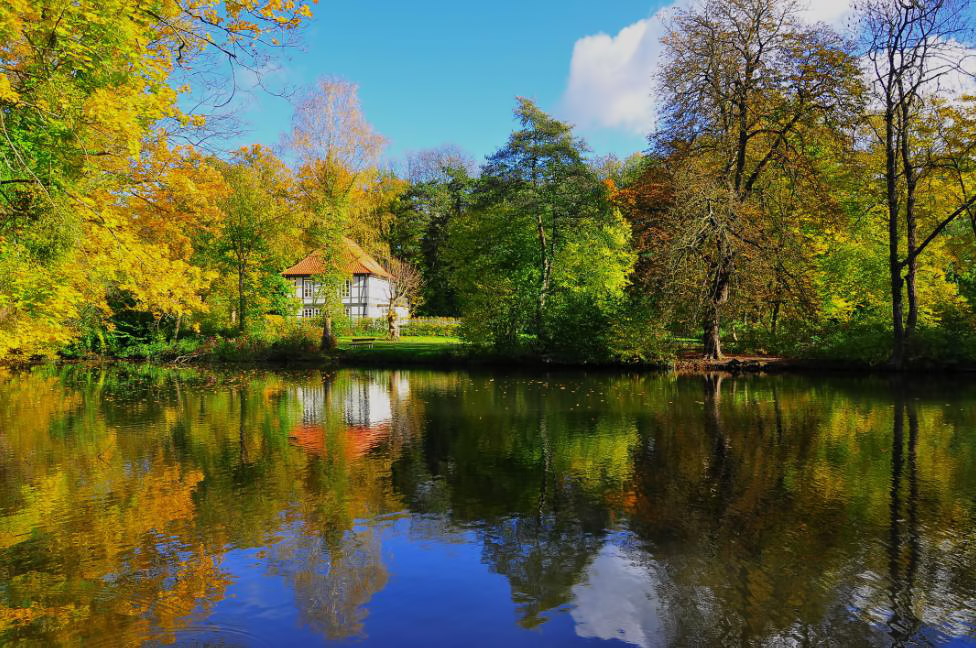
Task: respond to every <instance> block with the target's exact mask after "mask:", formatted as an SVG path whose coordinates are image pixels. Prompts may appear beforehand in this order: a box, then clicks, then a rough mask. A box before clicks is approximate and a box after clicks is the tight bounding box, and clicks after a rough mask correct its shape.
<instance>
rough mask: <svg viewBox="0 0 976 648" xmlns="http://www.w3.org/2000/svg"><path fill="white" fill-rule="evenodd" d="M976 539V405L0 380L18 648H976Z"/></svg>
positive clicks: (826, 391)
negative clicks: (144, 647) (214, 647)
mask: <svg viewBox="0 0 976 648" xmlns="http://www.w3.org/2000/svg"><path fill="white" fill-rule="evenodd" d="M914 383H921V384H914ZM974 532H976V386H974V385H972V384H970V383H966V382H962V381H954V382H942V381H935V380H932V379H925V380H915V381H913V382H912V381H895V380H890V379H882V378H861V379H851V378H846V379H826V378H799V377H747V378H731V377H725V378H723V377H720V376H710V377H702V376H685V377H681V376H674V375H663V374H651V375H646V374H645V375H609V374H591V375H585V374H575V373H554V374H548V375H544V374H543V375H540V374H525V375H520V374H510V373H494V374H491V373H464V372H429V371H354V370H343V371H340V372H339V373H321V372H312V373H299V374H295V373H267V372H243V373H210V372H200V371H189V370H187V371H174V370H162V369H154V368H149V367H117V368H111V369H87V368H77V367H75V368H66V369H52V368H40V369H35V370H34V371H31V372H29V373H12V374H4V375H0V644H3V645H12V646H16V645H43V646H48V645H78V646H100V645H106V646H114V645H140V644H149V645H171V644H173V643H175V644H176V645H209V644H219V645H243V646H261V645H357V646H363V645H396V646H456V645H466V646H495V645H504V646H507V647H510V648H515V647H518V646H564V645H594V646H595V645H607V646H612V645H617V646H622V647H623V646H627V645H632V646H644V647H648V646H694V645H707V646H712V645H736V646H740V645H769V646H779V645H837V646H860V645H931V644H951V645H976V533H974Z"/></svg>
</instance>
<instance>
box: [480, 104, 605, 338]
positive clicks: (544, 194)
mask: <svg viewBox="0 0 976 648" xmlns="http://www.w3.org/2000/svg"><path fill="white" fill-rule="evenodd" d="M515 117H516V119H518V121H519V124H520V125H521V126H522V128H521V129H520V130H517V131H515V132H514V133H512V135H511V136H510V137H509V139H508V144H507V145H505V146H504V147H502V148H501V149H499V150H498V151H497V152H496V153H495V154H494V155H492V156H491V157H489V158H488V161H487V163H486V164H485V166H484V168H483V169H482V173H481V188H480V193H481V195H480V200H481V201H482V202H484V201H489V202H501V201H504V202H506V203H508V204H509V205H510V206H511V207H512V208H514V209H515V210H517V211H519V212H521V213H523V214H525V215H527V216H529V217H530V218H531V221H532V224H533V226H534V235H535V240H536V253H535V258H536V263H537V286H536V291H535V320H536V327H535V328H536V333H537V334H538V335H540V336H541V337H545V335H546V331H545V324H544V318H543V313H544V311H545V308H546V300H547V299H548V298H549V293H550V290H551V288H552V277H553V264H554V261H555V258H556V252H557V250H558V249H559V247H560V245H561V244H562V243H563V242H564V241H563V240H562V238H563V237H566V236H567V235H568V234H569V233H570V232H571V231H572V228H573V221H574V220H580V219H584V218H586V217H588V216H589V217H592V216H593V215H594V210H597V209H599V206H598V205H599V202H600V201H599V198H598V196H599V194H600V191H601V190H602V187H601V186H600V184H599V182H598V181H597V179H596V177H595V176H594V175H593V173H592V172H591V171H590V169H589V167H588V166H587V165H586V162H585V160H584V158H583V151H584V150H585V149H584V145H583V143H582V142H581V141H580V140H578V139H577V138H575V137H574V136H573V132H572V129H571V128H570V126H569V125H568V124H565V123H563V122H560V121H557V120H555V119H553V118H552V117H550V116H549V115H547V114H546V113H544V112H543V111H541V110H539V108H538V107H537V106H536V105H535V104H534V103H533V102H532V101H530V100H528V99H525V98H523V97H519V98H518V106H517V107H516V109H515ZM594 199H595V200H594Z"/></svg>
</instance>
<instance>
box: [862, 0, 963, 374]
mask: <svg viewBox="0 0 976 648" xmlns="http://www.w3.org/2000/svg"><path fill="white" fill-rule="evenodd" d="M858 9H859V14H860V20H861V25H862V28H863V33H862V39H863V46H864V50H865V56H866V58H867V60H868V62H869V63H870V66H869V70H870V76H871V84H870V94H871V102H870V103H869V104H868V108H869V113H868V125H869V127H870V129H871V131H872V132H873V134H874V136H875V137H876V139H877V141H878V142H879V144H880V146H881V149H882V154H881V156H880V158H881V162H882V164H883V169H882V170H880V174H882V175H883V177H884V204H885V207H884V208H885V212H886V217H885V220H886V222H887V226H888V274H889V281H890V288H891V322H892V334H893V345H892V353H891V359H890V364H891V365H892V366H893V367H895V368H900V367H902V366H903V364H904V362H905V360H906V353H907V351H908V346H909V344H910V343H911V341H912V338H913V335H914V333H915V330H916V328H917V325H918V320H919V298H918V291H917V285H916V284H917V277H918V270H919V257H920V255H921V254H922V253H923V252H924V251H925V250H926V249H927V248H929V247H930V246H931V244H932V243H933V241H935V239H936V238H937V237H938V236H939V235H940V234H941V233H942V232H944V231H945V230H946V228H947V227H949V226H950V225H951V224H952V223H953V221H955V220H956V219H957V218H958V217H959V216H961V215H963V214H967V215H970V216H972V207H973V206H974V205H976V191H973V190H972V189H971V188H970V183H969V182H968V180H969V176H970V175H971V173H972V170H973V168H974V162H976V158H974V144H973V141H972V140H971V139H969V138H968V137H966V136H963V137H959V135H960V134H961V132H966V131H967V130H968V131H969V133H970V134H971V133H972V132H973V130H974V122H972V121H971V117H970V115H967V114H966V113H965V112H964V111H960V110H953V109H952V108H951V107H950V106H947V105H945V103H944V102H942V101H940V100H939V98H938V94H939V93H944V92H945V88H944V87H943V86H944V85H946V84H947V82H949V83H950V84H951V81H952V80H953V79H952V77H953V76H955V77H957V78H958V76H960V75H965V74H966V72H965V69H964V63H965V59H966V58H967V56H966V55H965V54H964V53H963V43H965V42H966V41H967V39H969V38H970V37H971V30H970V26H969V24H968V22H967V14H968V11H969V3H967V2H961V1H958V0H931V1H926V2H911V3H904V2H901V3H892V2H882V1H879V0H866V1H865V2H863V3H861V4H860V6H859V7H858ZM933 176H941V179H942V183H941V185H940V186H935V187H934V188H936V189H938V190H940V191H943V192H949V194H950V195H951V196H952V198H951V199H950V200H949V201H948V204H946V205H939V207H938V208H937V214H938V215H936V214H933V216H934V218H929V219H925V218H924V216H925V213H924V212H925V211H926V209H925V206H924V205H923V204H922V201H923V200H924V199H925V196H924V189H925V184H926V183H927V184H928V186H929V187H930V188H933V184H932V180H933ZM926 220H928V221H931V222H930V223H925V224H924V225H920V221H923V222H924V221H926ZM923 227H925V228H926V229H925V230H923V229H922V228H923ZM903 246H904V247H903ZM902 249H904V252H902ZM906 299H907V307H908V308H907V313H906V312H905V305H906V304H905V301H906Z"/></svg>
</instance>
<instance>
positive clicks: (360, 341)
mask: <svg viewBox="0 0 976 648" xmlns="http://www.w3.org/2000/svg"><path fill="white" fill-rule="evenodd" d="M373 342H376V338H374V337H357V338H353V339H352V340H350V341H349V346H354V347H359V346H364V347H366V348H368V349H372V348H373Z"/></svg>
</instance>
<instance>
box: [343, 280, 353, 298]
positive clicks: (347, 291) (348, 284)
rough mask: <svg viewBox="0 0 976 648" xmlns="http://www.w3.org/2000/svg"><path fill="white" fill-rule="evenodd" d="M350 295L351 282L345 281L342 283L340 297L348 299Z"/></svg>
mask: <svg viewBox="0 0 976 648" xmlns="http://www.w3.org/2000/svg"><path fill="white" fill-rule="evenodd" d="M350 294H352V282H351V281H349V280H348V279H346V280H345V281H343V282H342V296H343V297H348V296H349V295H350Z"/></svg>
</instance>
